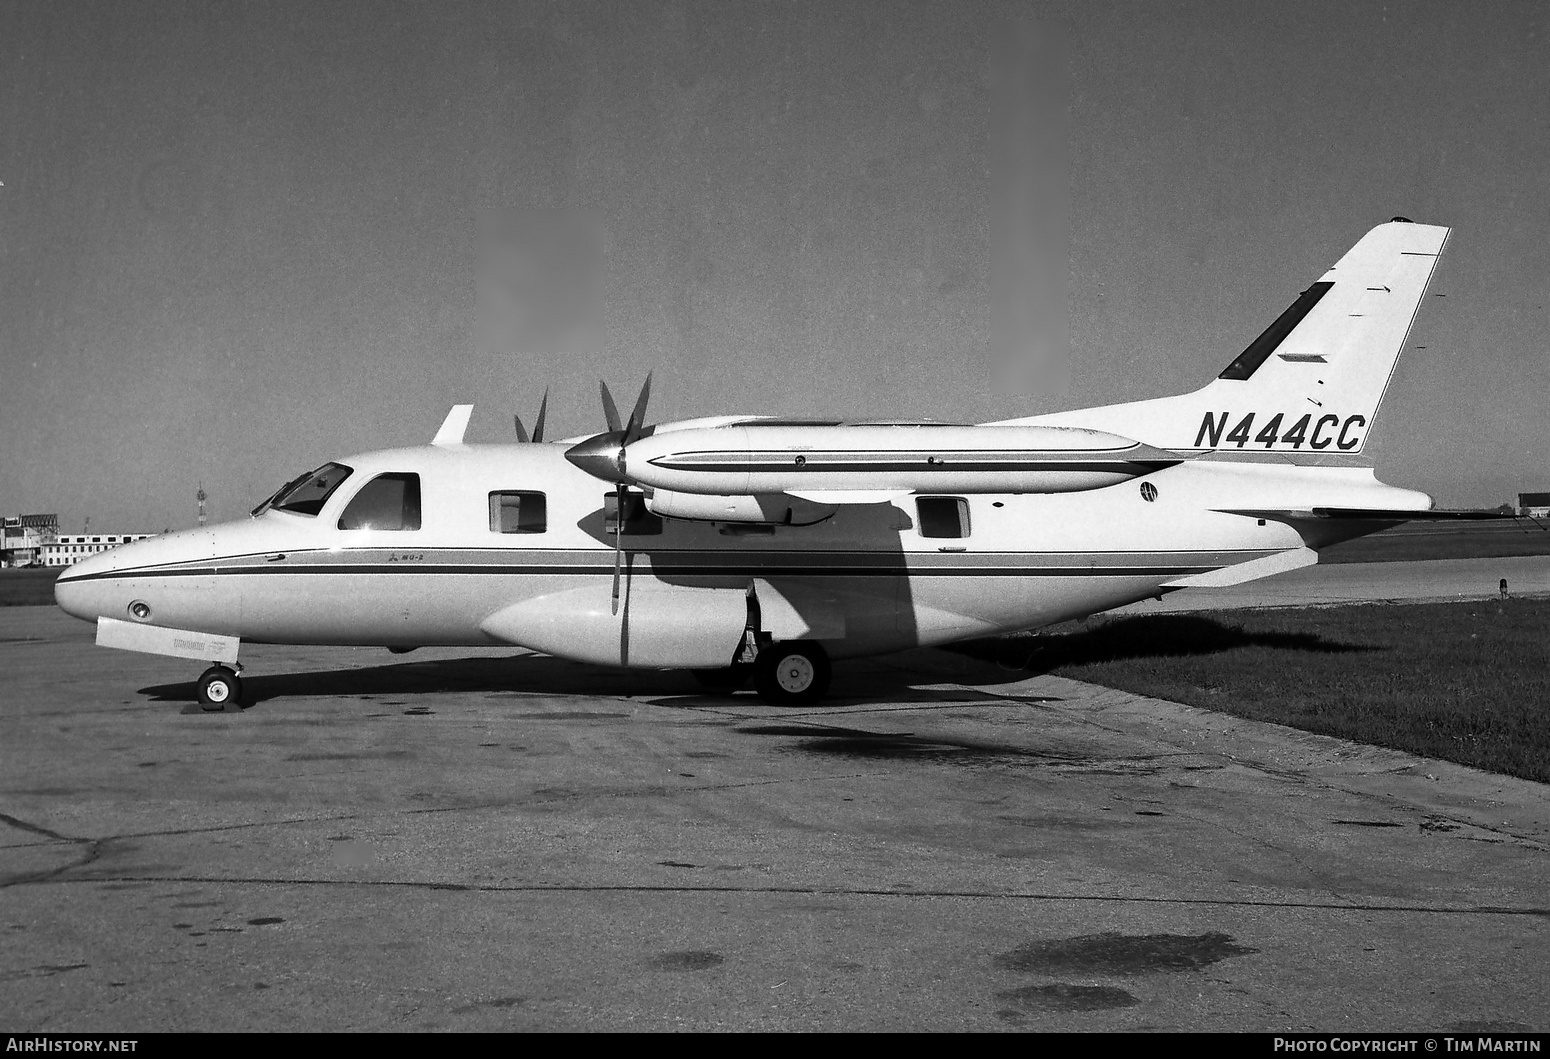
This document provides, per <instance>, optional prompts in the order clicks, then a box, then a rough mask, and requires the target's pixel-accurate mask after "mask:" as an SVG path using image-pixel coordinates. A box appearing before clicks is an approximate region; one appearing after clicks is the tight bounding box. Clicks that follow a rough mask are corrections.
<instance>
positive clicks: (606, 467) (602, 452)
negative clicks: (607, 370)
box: [565, 372, 651, 614]
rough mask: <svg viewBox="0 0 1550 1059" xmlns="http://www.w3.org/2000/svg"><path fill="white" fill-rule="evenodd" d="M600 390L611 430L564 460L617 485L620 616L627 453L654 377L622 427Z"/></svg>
mask: <svg viewBox="0 0 1550 1059" xmlns="http://www.w3.org/2000/svg"><path fill="white" fill-rule="evenodd" d="M598 388H599V392H600V394H601V396H602V399H603V418H604V419H605V420H607V422H608V429H607V430H606V431H604V432H603V433H601V434H595V435H593V436H592V437H590V438H588V439H587V440H585V441H583V442H581V443H580V444H578V445H572V446H571V447H570V448H568V449H566V450H565V458H566V459H567V460H570V462H571V463H573V464H575V465H576V466H577V467H580V468H581V469H582V470H584V471H586V472H587V473H588V474H590V475H592V476H593V477H595V478H601V479H602V480H603V481H605V482H616V483H617V484H618V488H617V489H615V491H614V591H613V613H614V614H618V613H619V574H620V567H621V565H622V564H623V562H624V516H625V512H626V510H627V507H628V502H629V488H628V487H629V484H630V477H629V474H628V473H627V471H626V469H625V457H624V450H625V447H626V446H627V445H629V444H630V442H632V441H635V440H636V439H638V438H639V437H641V435H642V434H643V433H644V432H645V429H646V404H647V402H648V401H649V400H650V399H651V374H650V373H649V372H648V373H647V375H646V381H645V383H644V384H643V385H642V386H641V388H640V396H639V397H637V398H636V399H635V407H634V408H633V409H631V410H630V418H629V420H628V421H627V422H625V423H623V424H621V423H620V422H619V407H618V405H616V404H614V396H613V394H611V393H609V392H608V384H607V383H606V382H600V383H598Z"/></svg>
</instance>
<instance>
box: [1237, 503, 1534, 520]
mask: <svg viewBox="0 0 1550 1059" xmlns="http://www.w3.org/2000/svg"><path fill="white" fill-rule="evenodd" d="M1225 514H1229V515H1247V516H1249V517H1250V518H1269V519H1275V520H1276V521H1277V522H1285V521H1288V520H1297V519H1334V520H1339V521H1344V522H1488V521H1494V520H1498V519H1510V518H1517V516H1516V515H1509V514H1503V513H1502V512H1499V511H1407V510H1405V509H1403V508H1376V507H1308V508H1254V509H1235V510H1230V511H1226V512H1225Z"/></svg>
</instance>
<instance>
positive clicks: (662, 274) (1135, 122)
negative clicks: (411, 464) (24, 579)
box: [0, 0, 1550, 532]
mask: <svg viewBox="0 0 1550 1059" xmlns="http://www.w3.org/2000/svg"><path fill="white" fill-rule="evenodd" d="M1547 12H1550V8H1547V7H1546V6H1545V5H1542V4H1535V3H1489V2H1486V3H1467V4H1466V3H1462V2H1447V3H1426V2H1411V3H1402V4H1399V3H1396V4H1389V5H1385V4H1381V3H1348V2H1339V3H1306V4H1272V3H1253V4H1241V3H1166V2H1144V3H1107V2H1103V0H1091V2H1082V3H1059V2H1052V3H1045V4H1022V3H1012V2H1006V3H1001V2H994V3H992V2H949V3H906V2H903V0H884V2H879V3H863V2H858V0H839V2H825V3H787V2H765V3H708V4H699V3H678V2H661V3H654V2H648V0H632V2H624V3H590V4H589V3H553V4H551V3H539V2H531V3H437V4H418V3H414V4H394V3H388V2H372V3H326V2H323V3H314V2H308V3H287V2H283V0H276V2H268V3H249V4H243V3H208V2H195V3H170V2H157V0H146V2H142V3H136V4H118V3H102V4H90V3H71V4H52V3H32V2H14V0H12V2H0V185H3V186H0V512H3V513H5V514H19V513H35V512H57V513H59V515H60V517H61V528H62V529H63V530H65V531H66V532H78V531H79V530H80V528H81V526H82V525H83V523H84V520H85V519H86V518H88V517H89V518H90V519H91V524H92V527H93V529H94V530H96V531H100V532H145V531H154V530H160V529H162V528H164V527H173V528H176V527H179V526H186V525H191V524H192V523H193V521H194V518H195V513H196V507H195V499H194V498H195V492H196V490H197V489H198V487H199V485H200V484H201V483H202V484H203V486H204V489H205V491H206V493H207V494H208V495H209V498H210V500H209V508H210V514H211V517H212V520H224V519H231V518H238V517H241V516H243V515H244V514H245V512H246V511H247V510H248V508H250V507H251V506H253V505H254V504H255V503H256V502H257V501H259V500H260V499H262V498H263V497H264V496H265V495H267V494H268V493H269V492H271V491H272V490H273V489H274V488H275V487H276V486H278V485H279V484H280V483H281V482H283V481H285V480H287V479H289V478H291V477H293V476H295V475H296V474H298V473H300V472H302V471H304V470H306V469H307V468H309V467H313V466H316V465H318V464H321V463H323V462H324V461H326V460H328V459H333V458H338V457H342V456H346V455H348V454H350V453H355V452H362V451H368V450H372V449H380V448H389V447H394V446H399V445H411V444H421V443H424V442H426V441H428V440H429V439H430V437H431V436H432V434H433V433H434V432H435V430H436V427H437V426H438V425H439V423H440V422H441V419H442V418H443V417H444V416H445V414H446V411H447V409H448V407H449V406H450V405H451V404H453V403H457V402H465V401H472V402H474V403H475V409H474V415H473V420H472V424H471V426H470V430H469V434H468V440H470V441H504V440H509V439H510V438H511V437H512V436H513V435H512V425H511V416H512V414H513V413H520V414H522V416H523V417H524V420H525V421H526V422H527V423H528V424H529V425H531V423H532V417H533V414H534V412H535V411H536V409H537V406H538V402H539V399H540V397H541V395H542V394H543V393H544V391H545V389H546V388H547V389H548V390H549V391H550V407H549V433H550V436H551V437H562V436H570V435H581V434H588V433H592V432H594V431H597V430H601V429H603V428H604V422H603V414H602V411H601V407H600V404H599V401H598V396H597V382H598V380H599V379H606V380H607V381H608V383H609V386H610V389H611V390H612V391H613V393H614V394H615V396H616V397H617V399H618V400H619V403H620V404H621V405H628V404H629V403H631V402H632V400H633V397H634V394H635V392H636V390H637V389H638V388H639V386H640V383H641V381H642V380H643V379H644V377H645V375H646V373H647V372H648V371H652V372H654V373H655V374H654V381H653V387H652V397H651V415H650V417H649V418H650V419H651V420H652V421H664V420H669V419H682V418H689V417H694V416H702V415H714V414H722V413H731V412H740V413H773V414H785V415H825V416H829V415H832V416H840V417H846V418H883V417H898V418H903V417H922V418H933V419H939V420H948V421H960V422H983V421H987V420H993V419H1002V418H1009V417H1013V416H1019V415H1029V414H1034V413H1037V412H1044V411H1057V410H1062V409H1066V408H1078V407H1084V406H1087V405H1094V404H1104V403H1110V402H1116V401H1124V400H1134V399H1139V398H1145V397H1154V396H1162V395H1165V394H1169V393H1179V392H1184V391H1187V390H1191V389H1195V388H1197V387H1199V386H1201V385H1204V384H1205V383H1206V382H1207V381H1209V380H1210V379H1212V378H1214V377H1215V375H1216V374H1217V373H1218V372H1219V371H1220V370H1221V368H1222V367H1223V366H1225V365H1226V364H1227V363H1228V362H1229V361H1230V360H1231V359H1232V358H1233V357H1234V356H1235V355H1236V354H1237V353H1238V352H1239V351H1240V350H1241V349H1242V348H1243V347H1244V346H1245V345H1247V344H1248V342H1249V341H1251V340H1252V339H1253V338H1254V337H1255V336H1256V335H1258V334H1259V332H1260V331H1261V330H1263V329H1264V327H1265V326H1266V325H1267V324H1268V323H1269V322H1270V321H1271V320H1273V319H1274V318H1275V317H1276V316H1277V315H1278V314H1279V313H1280V312H1281V311H1282V310H1283V309H1284V308H1285V307H1286V306H1287V305H1288V304H1290V303H1291V301H1292V299H1293V298H1294V297H1295V296H1296V294H1297V293H1298V292H1299V291H1301V290H1302V289H1303V288H1304V287H1306V286H1307V285H1308V284H1309V283H1310V282H1312V281H1313V280H1315V279H1317V278H1318V276H1319V275H1320V274H1321V273H1322V272H1323V271H1324V270H1325V269H1327V268H1328V267H1329V266H1330V265H1331V264H1333V263H1334V262H1335V261H1336V260H1337V259H1338V258H1339V257H1340V256H1341V255H1342V254H1343V253H1344V252H1345V251H1346V250H1347V249H1348V248H1349V247H1350V246H1351V245H1352V244H1354V243H1355V242H1356V241H1357V240H1358V239H1359V238H1360V237H1361V236H1362V235H1363V234H1364V233H1365V232H1366V231H1367V230H1368V229H1369V228H1371V227H1372V226H1373V225H1375V224H1378V223H1381V222H1383V221H1386V220H1388V219H1389V218H1390V217H1392V216H1395V215H1403V216H1406V217H1410V218H1413V219H1414V220H1416V221H1420V222H1424V223H1431V224H1446V225H1450V226H1452V227H1453V228H1454V233H1453V236H1452V238H1451V239H1450V242H1449V244H1448V250H1447V252H1446V253H1445V255H1444V257H1443V259H1442V262H1441V264H1440V266H1439V269H1438V274H1437V276H1436V278H1435V280H1434V283H1433V287H1432V292H1433V295H1434V296H1429V297H1428V299H1427V303H1426V304H1425V305H1424V306H1423V309H1422V314H1421V316H1420V319H1419V322H1418V325H1417V329H1416V332H1415V333H1414V334H1413V336H1412V339H1411V344H1412V345H1413V346H1424V347H1425V348H1424V349H1419V348H1412V349H1410V350H1408V351H1407V352H1406V354H1405V356H1404V357H1403V358H1402V359H1401V362H1400V366H1399V370H1398V373H1397V375H1396V377H1395V379H1394V382H1393V384H1392V386H1391V387H1390V390H1389V391H1388V396H1387V398H1386V400H1385V403H1384V406H1383V409H1382V414H1381V415H1380V417H1379V419H1378V422H1377V425H1376V427H1375V429H1374V430H1373V433H1372V441H1371V443H1370V444H1369V446H1368V450H1367V455H1368V456H1370V457H1372V458H1374V459H1375V462H1376V465H1377V467H1378V472H1379V476H1380V477H1381V478H1382V479H1383V480H1385V481H1388V482H1391V483H1392V484H1395V485H1400V486H1406V487H1409V488H1416V489H1422V490H1425V491H1427V492H1429V493H1432V494H1433V495H1435V496H1436V497H1437V498H1438V500H1439V502H1440V503H1441V504H1443V505H1444V506H1476V505H1492V506H1494V505H1495V504H1498V503H1502V502H1504V501H1508V500H1511V499H1512V498H1513V494H1515V493H1516V492H1518V491H1529V490H1545V489H1550V416H1547V415H1546V414H1545V411H1544V406H1545V404H1546V395H1547V394H1550V340H1547V337H1546V336H1547V334H1550V326H1547V324H1550V320H1547V313H1546V289H1547V286H1550V238H1547V236H1550V198H1547V196H1546V194H1545V192H1544V179H1545V174H1546V173H1547V172H1550V122H1547V121H1546V120H1545V111H1546V107H1547V104H1550V63H1545V62H1544V61H1543V57H1544V55H1545V54H1546V53H1547V50H1550V49H1547V44H1550V41H1547V28H1550V14H1547ZM1030 24H1031V25H1034V26H1036V27H1038V30H1037V33H1036V36H1037V38H1038V40H1039V41H1042V42H1044V43H1043V44H1041V45H1039V46H1038V47H1042V48H1043V50H1042V51H1039V52H1038V54H1039V55H1042V56H1044V57H1045V59H1046V60H1047V59H1048V57H1049V56H1051V55H1056V56H1058V62H1057V60H1049V61H1051V62H1057V65H1058V67H1059V69H1058V71H1057V72H1058V73H1059V74H1060V77H1059V78H1056V79H1054V80H1050V81H1047V82H1046V81H1044V80H1039V79H1037V78H1035V82H1036V86H1035V89H1034V91H1035V92H1037V93H1044V94H1045V95H1044V96H1042V97H1038V98H1035V100H1034V102H1035V104H1037V103H1038V102H1039V99H1044V101H1045V103H1046V104H1047V105H1046V107H1045V109H1046V110H1047V111H1048V112H1049V113H1046V114H1044V115H1043V116H1042V117H1041V116H1039V115H1034V116H1033V118H1031V119H1030V121H1031V124H1029V125H1027V128H1030V129H1031V130H1032V131H1030V132H1028V141H1027V143H1025V144H1022V145H1021V147H1022V148H1023V149H1022V150H1021V152H1020V153H1019V152H1018V151H1016V150H1013V151H1012V152H1010V155H1015V156H1017V157H1015V158H1013V160H1012V162H1010V163H1009V162H1008V161H1007V159H1008V157H1009V156H1010V155H1009V152H1008V151H1007V150H1006V149H1005V148H1006V143H1005V142H1004V139H998V137H999V136H1003V134H1004V123H1003V122H1001V121H1000V119H999V118H998V117H997V115H998V114H1000V113H1003V111H1002V110H998V106H999V104H997V102H996V100H997V99H998V98H1000V97H998V96H997V92H998V91H1000V90H1001V88H998V86H1001V85H1002V82H1001V81H998V73H997V70H998V67H997V61H998V60H997V58H996V56H997V55H998V54H999V52H998V49H1003V50H1004V46H1005V42H1006V41H1007V40H1008V39H1011V38H1010V37H1009V36H1008V33H1009V31H1008V26H1012V27H1014V29H1015V28H1016V27H1026V26H1028V25H1030ZM1014 36H1015V33H1014ZM1049 42H1055V43H1054V44H1053V45H1051V44H1050V43H1049ZM1035 50H1036V51H1038V48H1037V47H1036V49H1035ZM1057 82H1058V83H1057ZM1046 97H1047V98H1046ZM1034 109H1036V110H1037V109H1038V107H1037V106H1035V108H1034ZM998 130H1000V131H998ZM1013 146H1014V147H1016V146H1018V145H1016V144H1014V145H1013ZM1018 158H1021V161H1020V162H1019V161H1018V160H1017V159H1018ZM1030 159H1031V161H1030ZM1009 165H1010V166H1011V168H1008V166H1009ZM1009 174H1010V177H1012V178H1015V179H1012V181H1011V185H1009V183H1008V178H1009ZM1025 178H1026V179H1025ZM1019 196H1021V197H1020V198H1019ZM1028 209H1032V210H1033V211H1034V213H1035V214H1037V213H1038V211H1039V210H1041V209H1042V210H1043V211H1044V215H1043V216H1042V219H1040V217H1038V216H1035V217H1034V219H1033V220H1031V221H1030V220H1029V219H1028V217H1027V216H1025V213H1026V211H1027V210H1028ZM1020 211H1021V212H1020ZM491 216H518V217H541V216H556V217H571V218H583V219H586V221H587V223H589V224H591V225H592V226H593V227H592V228H590V229H588V230H589V231H591V232H593V233H594V235H595V237H596V238H597V239H598V240H600V245H601V248H602V251H601V252H602V258H601V259H600V260H602V261H604V264H603V265H601V266H600V267H601V268H602V269H603V270H604V271H603V272H602V273H599V275H600V277H601V279H600V286H599V287H598V292H599V293H600V297H599V298H598V299H582V301H584V302H585V304H586V305H587V306H590V307H591V308H589V309H588V310H587V311H588V312H591V313H593V316H594V319H593V320H592V323H594V324H596V325H597V326H595V327H592V328H590V329H586V328H584V329H583V331H585V332H586V333H589V334H595V336H596V337H594V338H592V339H589V340H586V341H584V342H583V343H582V344H583V345H589V344H590V345H591V346H593V347H595V348H585V349H569V350H563V351H558V352H557V351H554V350H553V349H547V348H545V349H535V348H529V343H526V342H522V341H518V340H516V339H512V340H511V341H510V342H508V343H507V344H505V345H503V344H502V340H501V339H500V338H499V336H498V334H497V335H496V336H495V337H492V330H491V328H490V326H489V318H488V316H487V315H486V316H484V317H481V305H482V304H484V303H483V302H482V301H481V298H480V297H479V296H478V289H479V284H480V280H481V275H482V273H481V267H482V266H481V261H486V260H487V257H488V255H487V254H485V253H484V252H483V251H482V250H481V241H480V240H481V236H480V233H481V231H484V230H486V229H487V228H488V224H487V222H488V219H489V218H490V217H491ZM1009 229H1010V230H1014V231H1015V232H1020V233H1022V235H1024V236H1026V237H1027V238H1028V239H1031V240H1034V241H1035V243H1036V244H1037V245H1036V246H1035V247H1034V250H1035V251H1036V253H1035V254H1034V260H1033V262H1032V264H1031V265H1030V266H1029V271H1028V272H1027V273H1026V276H1025V277H1024V278H1025V279H1026V278H1027V277H1032V278H1033V279H1035V280H1040V282H1042V283H1044V284H1045V286H1041V287H1040V288H1039V290H1038V291H1037V292H1036V295H1037V296H1036V297H1035V296H1030V297H1032V298H1033V301H1034V303H1036V305H1037V306H1038V314H1037V315H1040V316H1041V319H1039V320H1035V321H1032V322H1031V323H1030V321H1028V320H1026V319H1025V320H1023V321H1022V323H1023V324H1024V325H1027V326H1030V327H1033V328H1035V329H1036V330H1037V329H1040V328H1042V331H1040V333H1039V334H1038V335H1036V336H1034V337H1033V338H1032V339H1029V340H1028V341H1026V342H1024V346H1026V347H1027V348H1023V349H1021V350H1020V351H1017V350H1015V349H1014V351H1013V353H1010V354H1009V353H1008V352H1007V347H1006V339H1005V335H1004V334H1003V333H1002V330H1001V329H1000V328H999V327H998V323H997V321H998V320H1000V319H1001V318H1000V317H998V316H997V315H996V312H995V309H996V306H997V304H999V303H998V301H997V297H998V294H997V291H998V284H1000V287H1001V289H1004V288H1005V285H1006V274H1005V269H1006V267H1007V265H1006V262H1007V260H1008V258H1007V257H1006V255H1005V253H1004V250H1005V247H1004V245H1003V246H1001V249H1000V250H998V249H997V248H998V245H1000V244H998V240H999V241H1000V243H1004V242H1005V233H1006V232H1007V231H1008V230H1009ZM1041 240H1042V242H1041ZM1014 256H1015V255H1014ZM998 263H999V264H998ZM1041 277H1042V279H1041ZM1435 295H1442V296H1441V297H1437V296H1435ZM1013 323H1014V325H1015V324H1016V321H1013ZM498 330H499V329H498V328H496V331H497V332H498ZM1067 338H1068V342H1067ZM556 341H559V340H556ZM538 344H539V345H542V344H543V343H538ZM1014 346H1015V342H1014ZM1034 347H1038V348H1034ZM1046 347H1047V348H1046ZM1040 350H1044V352H1046V353H1047V352H1049V351H1051V350H1053V351H1054V354H1055V356H1056V359H1055V361H1053V362H1052V363H1054V365H1055V367H1054V368H1052V369H1050V370H1042V369H1041V370H1038V371H1033V372H1028V371H1018V370H1011V371H1009V370H1008V368H1009V365H1010V367H1012V368H1014V369H1015V368H1016V367H1017V363H1016V357H1017V356H1020V355H1024V354H1026V355H1033V354H1034V353H1038V352H1039V351H1040ZM1009 356H1011V357H1012V361H1010V362H1009V361H1008V359H1007V358H1008V357H1009Z"/></svg>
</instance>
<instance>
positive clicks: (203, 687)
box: [199, 666, 242, 713]
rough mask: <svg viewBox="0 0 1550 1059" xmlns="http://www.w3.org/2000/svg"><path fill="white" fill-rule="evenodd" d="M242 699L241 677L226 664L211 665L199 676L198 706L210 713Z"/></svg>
mask: <svg viewBox="0 0 1550 1059" xmlns="http://www.w3.org/2000/svg"><path fill="white" fill-rule="evenodd" d="M241 700H242V678H241V677H239V676H237V674H236V672H235V671H233V670H231V669H228V668H227V667H226V666H211V667H210V668H209V669H207V670H205V671H204V672H203V673H201V674H200V676H199V707H200V709H203V710H208V711H209V712H211V713H214V712H216V711H217V710H224V709H225V708H226V704H227V703H239V702H241Z"/></svg>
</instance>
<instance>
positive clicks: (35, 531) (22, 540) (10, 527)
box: [0, 515, 59, 566]
mask: <svg viewBox="0 0 1550 1059" xmlns="http://www.w3.org/2000/svg"><path fill="white" fill-rule="evenodd" d="M3 532H4V536H3V537H0V566H35V565H37V564H38V563H39V562H41V555H42V550H43V548H44V547H45V546H47V544H48V543H49V542H50V541H52V540H53V539H54V537H55V535H56V534H58V532H59V516H58V515H9V516H7V517H6V518H5V526H4V530H3Z"/></svg>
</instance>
